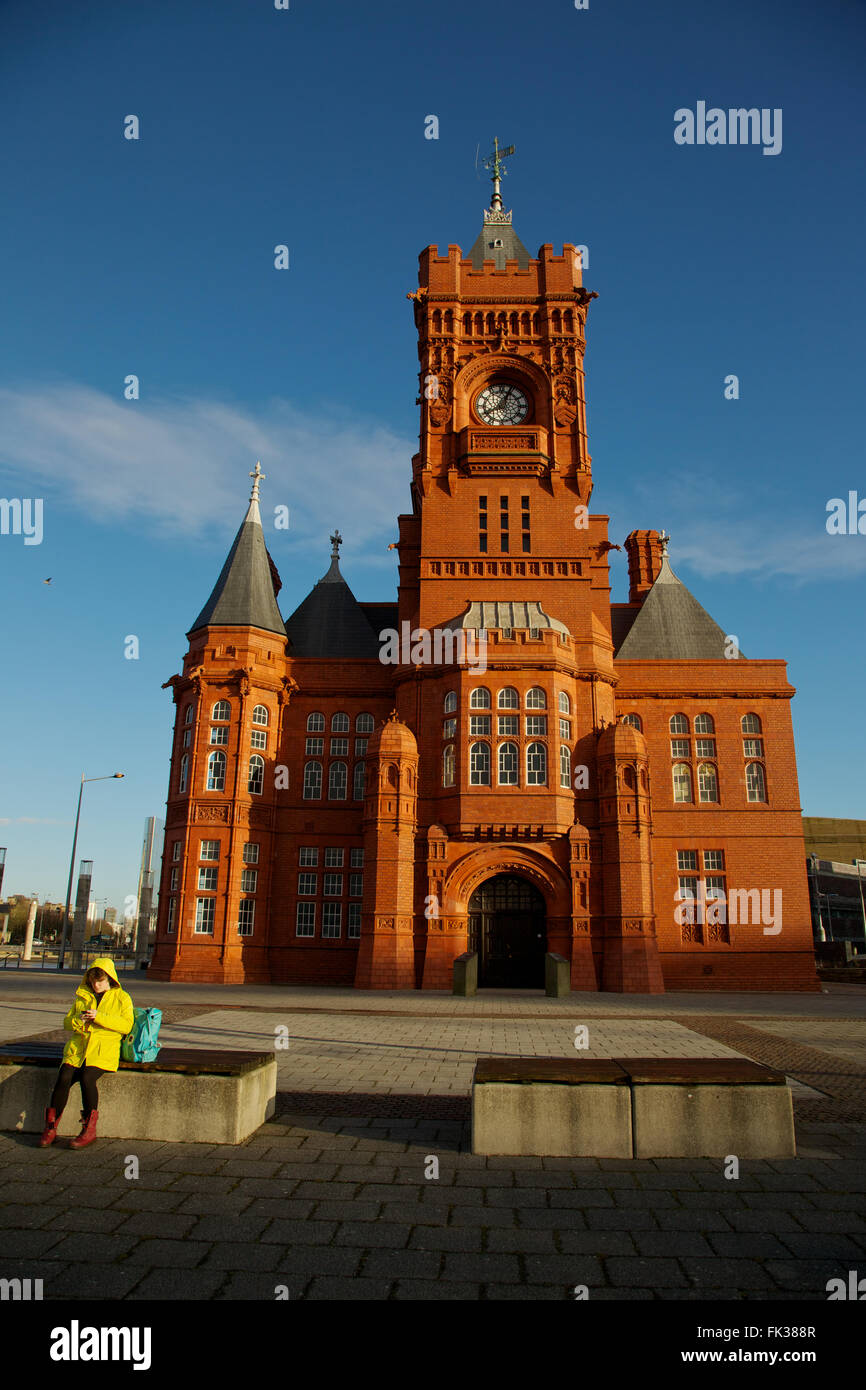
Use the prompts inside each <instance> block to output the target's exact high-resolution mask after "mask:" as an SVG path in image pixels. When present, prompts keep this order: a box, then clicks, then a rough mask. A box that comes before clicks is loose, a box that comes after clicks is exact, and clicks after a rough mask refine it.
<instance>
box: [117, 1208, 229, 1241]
mask: <svg viewBox="0 0 866 1390" xmlns="http://www.w3.org/2000/svg"><path fill="white" fill-rule="evenodd" d="M123 1222H124V1224H123V1225H122V1226H121V1227H120V1230H119V1231H118V1234H119V1235H122V1236H127V1235H129V1236H160V1237H161V1238H162V1239H164V1240H183V1239H184V1238H185V1237H186V1236H188V1235H189V1234H190V1232H191V1230H192V1227H193V1226H194V1225H195V1217H194V1216H193V1215H192V1213H191V1212H190V1213H184V1212H175V1211H136V1212H132V1213H130V1214H128V1215H126V1216H124V1218H123ZM215 1238H216V1237H215Z"/></svg>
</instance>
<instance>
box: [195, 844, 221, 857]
mask: <svg viewBox="0 0 866 1390" xmlns="http://www.w3.org/2000/svg"><path fill="white" fill-rule="evenodd" d="M219 857H220V842H219V840H202V842H201V853H200V854H199V859H219Z"/></svg>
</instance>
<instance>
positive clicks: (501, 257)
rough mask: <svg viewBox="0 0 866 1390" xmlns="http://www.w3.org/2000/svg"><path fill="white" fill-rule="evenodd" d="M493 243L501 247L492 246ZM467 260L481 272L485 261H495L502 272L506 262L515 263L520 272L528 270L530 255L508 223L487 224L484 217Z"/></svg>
mask: <svg viewBox="0 0 866 1390" xmlns="http://www.w3.org/2000/svg"><path fill="white" fill-rule="evenodd" d="M494 241H501V242H502V245H501V246H494V245H493V243H494ZM469 259H470V261H471V262H472V266H473V269H475V270H483V269H484V262H485V260H487V261H495V262H496V269H497V270H504V269H505V262H506V261H517V263H518V265H519V267H520V269H521V270H528V269H529V261H530V255H529V252H528V251H527V249H526V247H525V246H524V245H523V242H522V241H521V240H520V237H519V236H518V235H517V233H516V232H515V230H514V228H513V227H512V225H511V223H510V222H488V221H487V218H486V217H485V219H484V226H483V227H482V228H481V231H480V232H479V233H478V236H477V237H476V239H475V243H474V245H473V247H472V250H471V251H470V252H469Z"/></svg>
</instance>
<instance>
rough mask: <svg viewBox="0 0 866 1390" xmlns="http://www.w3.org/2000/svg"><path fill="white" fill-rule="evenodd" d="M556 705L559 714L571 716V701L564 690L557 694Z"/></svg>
mask: <svg viewBox="0 0 866 1390" xmlns="http://www.w3.org/2000/svg"><path fill="white" fill-rule="evenodd" d="M558 704H559V712H560V714H571V700H570V699H569V697H568V696H567V695H566V693H565V691H564V690H560V692H559V700H558Z"/></svg>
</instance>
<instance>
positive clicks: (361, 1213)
mask: <svg viewBox="0 0 866 1390" xmlns="http://www.w3.org/2000/svg"><path fill="white" fill-rule="evenodd" d="M324 1190H325V1191H330V1189H327V1188H326V1189H324ZM381 1206H382V1204H381V1202H361V1201H357V1202H342V1201H341V1202H332V1201H330V1199H329V1200H327V1201H322V1202H317V1203H316V1209H315V1212H314V1215H315V1217H316V1220H317V1221H376V1220H377V1219H378V1217H379V1213H380V1211H381Z"/></svg>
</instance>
